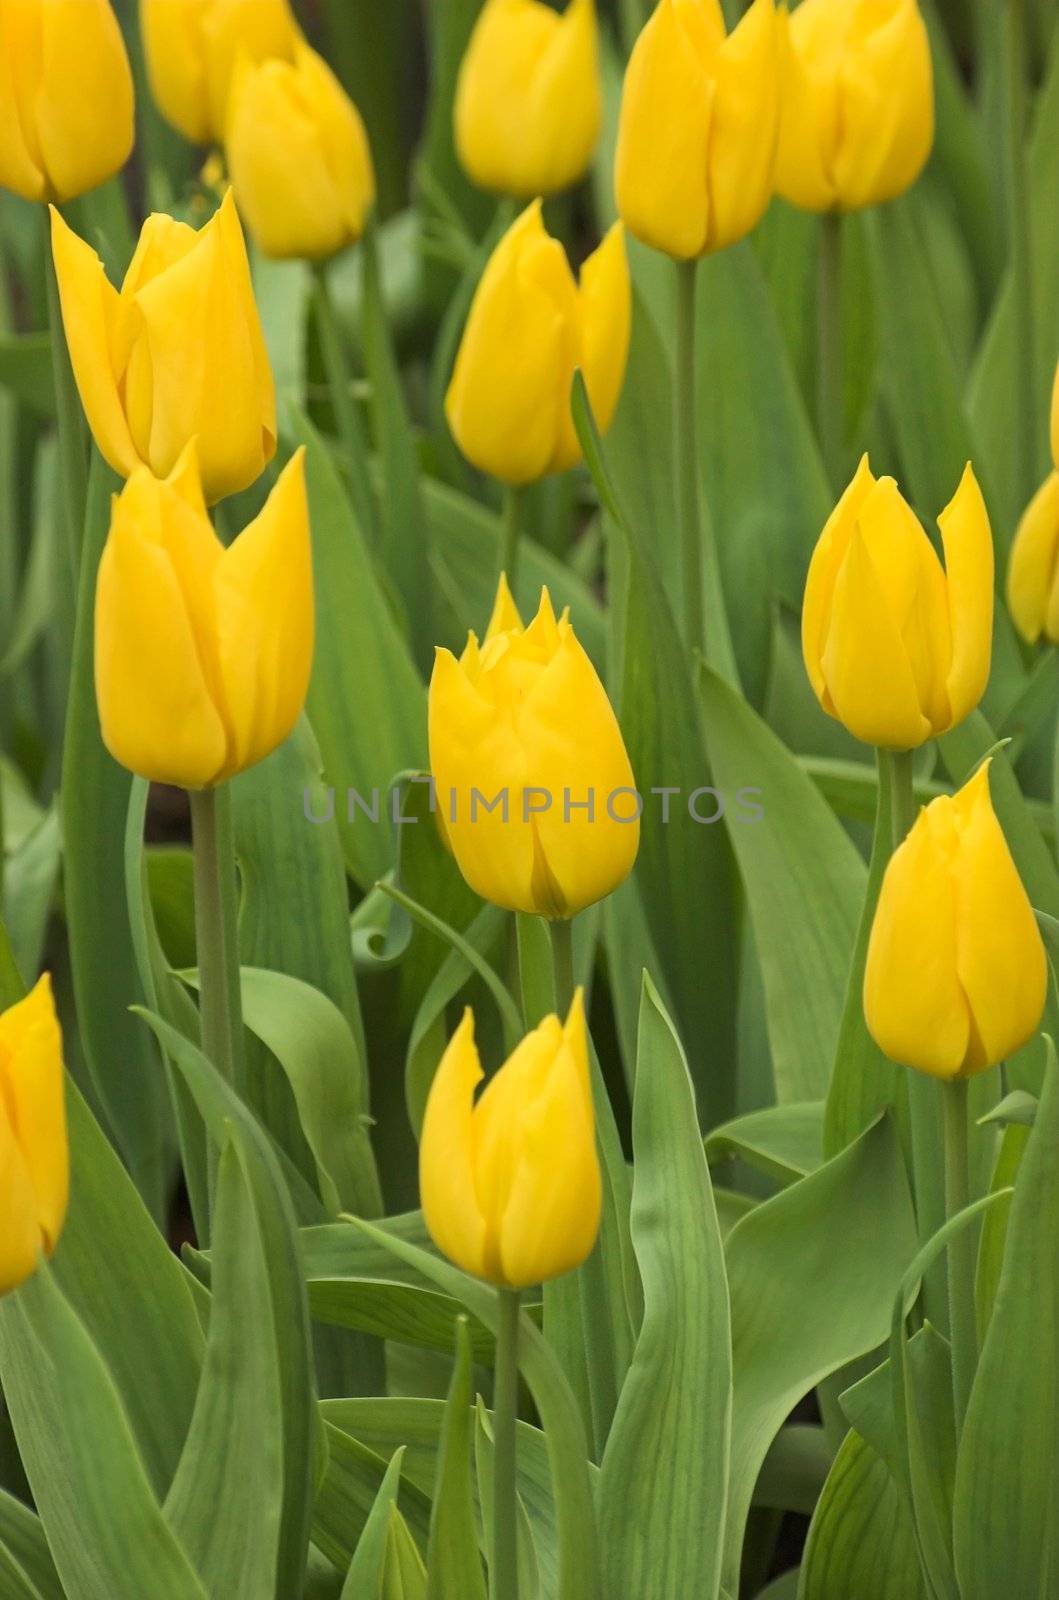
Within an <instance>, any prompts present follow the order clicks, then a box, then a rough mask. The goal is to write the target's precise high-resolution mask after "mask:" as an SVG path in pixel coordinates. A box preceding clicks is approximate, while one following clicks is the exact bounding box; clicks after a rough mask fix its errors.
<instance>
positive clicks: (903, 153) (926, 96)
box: [834, 0, 934, 211]
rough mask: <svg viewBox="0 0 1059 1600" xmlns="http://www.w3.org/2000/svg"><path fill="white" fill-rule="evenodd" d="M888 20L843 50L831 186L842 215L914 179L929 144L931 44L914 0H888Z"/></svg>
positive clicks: (881, 198) (891, 194) (895, 192)
mask: <svg viewBox="0 0 1059 1600" xmlns="http://www.w3.org/2000/svg"><path fill="white" fill-rule="evenodd" d="M889 5H890V15H889V16H888V17H887V18H886V20H885V21H883V22H882V23H880V24H878V25H876V26H874V27H870V28H868V29H866V30H865V31H864V32H862V33H861V34H860V36H859V37H858V38H857V39H856V41H855V44H854V45H851V47H850V48H849V49H848V50H847V52H846V54H845V56H844V58H843V63H842V70H841V91H840V92H841V127H842V135H841V139H840V141H839V148H838V155H837V158H836V162H835V171H834V178H835V186H836V189H837V192H838V199H839V204H840V206H841V207H842V208H843V210H847V211H848V210H854V209H857V208H858V207H860V206H868V205H878V204H880V202H882V201H884V200H892V199H893V198H894V197H895V196H896V195H899V194H903V193H904V191H905V190H906V189H908V188H909V187H910V186H911V185H912V184H913V183H914V182H915V180H916V178H918V176H919V174H920V172H921V171H922V170H923V167H924V165H925V164H926V160H927V157H928V156H929V154H930V151H931V147H932V145H933V143H934V88H933V68H932V64H931V56H930V41H929V39H928V37H927V30H926V24H925V23H924V21H923V18H922V16H921V15H920V11H919V6H918V5H917V3H916V0H889Z"/></svg>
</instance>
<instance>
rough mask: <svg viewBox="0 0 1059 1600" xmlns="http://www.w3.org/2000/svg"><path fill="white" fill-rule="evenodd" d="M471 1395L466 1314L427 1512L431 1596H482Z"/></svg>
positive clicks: (432, 1599) (479, 1599)
mask: <svg viewBox="0 0 1059 1600" xmlns="http://www.w3.org/2000/svg"><path fill="white" fill-rule="evenodd" d="M471 1400H472V1372H471V1343H470V1338H469V1336H468V1330H467V1322H466V1319H461V1320H460V1322H459V1323H458V1325H457V1329H456V1361H455V1364H454V1366H453V1369H452V1384H451V1387H450V1388H449V1397H448V1400H447V1402H446V1404H445V1420H444V1423H443V1425H442V1430H441V1436H440V1440H439V1448H438V1469H437V1483H436V1486H435V1489H434V1501H433V1507H432V1509H431V1513H430V1547H429V1559H428V1562H427V1570H428V1574H429V1576H428V1581H427V1594H428V1596H429V1600H486V1593H485V1575H484V1573H483V1571H482V1561H481V1557H480V1555H479V1553H478V1532H477V1528H476V1526H475V1519H474V1493H473V1480H472V1475H471Z"/></svg>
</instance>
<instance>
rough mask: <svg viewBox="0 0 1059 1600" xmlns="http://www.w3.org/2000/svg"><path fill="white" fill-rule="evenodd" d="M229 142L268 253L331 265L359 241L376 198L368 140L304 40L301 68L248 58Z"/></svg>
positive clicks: (237, 189) (252, 224)
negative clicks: (332, 259)
mask: <svg viewBox="0 0 1059 1600" xmlns="http://www.w3.org/2000/svg"><path fill="white" fill-rule="evenodd" d="M226 148H227V154H228V167H229V171H230V173H231V179H232V189H233V192H234V194H235V198H236V200H237V201H238V204H239V210H240V211H241V212H242V215H243V216H244V218H245V219H246V224H247V227H248V228H249V229H250V232H251V234H252V235H253V238H254V241H255V243H256V244H257V245H258V247H259V248H260V249H261V250H262V251H263V253H264V254H265V255H266V256H273V257H277V258H279V259H283V258H285V257H295V256H303V257H305V258H306V259H307V260H310V261H323V260H325V259H326V258H327V257H328V256H333V255H335V254H336V253H337V252H338V251H339V250H342V249H344V248H345V246H346V245H348V244H352V243H353V241H354V240H355V239H359V238H360V236H361V234H362V233H363V231H364V220H365V217H366V215H367V212H368V210H369V209H370V207H371V205H372V204H373V202H374V200H375V175H374V172H373V171H372V165H371V152H370V150H369V149H368V137H367V134H366V133H365V132H364V124H363V122H361V120H360V113H359V112H358V111H357V108H356V106H355V105H354V104H353V102H352V100H351V99H350V98H349V96H348V95H347V94H346V92H345V90H344V89H343V88H342V85H341V84H340V83H339V81H338V79H337V78H336V77H335V75H334V73H333V72H332V71H331V69H330V67H329V66H328V65H327V63H326V61H323V60H321V58H320V57H319V56H318V55H317V54H316V52H315V50H310V49H309V46H308V45H307V44H303V43H301V42H300V41H298V42H297V43H296V44H295V47H294V62H293V64H291V63H290V62H287V61H280V60H270V61H265V62H262V63H261V64H260V65H254V64H253V63H252V62H251V61H250V60H249V59H248V58H247V57H246V56H242V57H240V61H239V64H238V66H237V67H236V71H235V77H234V79H233V81H232V91H231V97H230V101H229V116H228V135H227V146H226Z"/></svg>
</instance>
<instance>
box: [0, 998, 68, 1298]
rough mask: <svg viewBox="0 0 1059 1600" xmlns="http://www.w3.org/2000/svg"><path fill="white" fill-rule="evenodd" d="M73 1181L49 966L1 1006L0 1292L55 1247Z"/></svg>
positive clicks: (26, 1274) (23, 1276)
mask: <svg viewBox="0 0 1059 1600" xmlns="http://www.w3.org/2000/svg"><path fill="white" fill-rule="evenodd" d="M69 1186H70V1179H69V1160H68V1156H67V1149H66V1105H65V1088H64V1083H63V1053H62V1035H61V1033H60V1031H59V1022H58V1018H57V1017H56V1015H55V1004H54V1001H53V1000H52V992H51V981H50V979H49V978H48V975H47V973H45V974H44V976H43V977H42V978H41V979H40V980H39V982H38V983H37V985H36V987H35V988H34V989H32V990H31V991H30V993H29V994H28V995H27V996H26V998H25V999H24V1000H20V1001H19V1002H18V1004H17V1005H13V1006H11V1007H10V1008H9V1009H8V1010H7V1011H4V1012H0V1213H2V1215H3V1228H2V1229H0V1294H6V1293H7V1292H8V1291H9V1290H11V1289H16V1288H17V1287H18V1285H19V1284H20V1283H22V1282H24V1281H25V1279H26V1278H28V1277H29V1276H30V1274H31V1273H32V1272H34V1271H35V1269H36V1266H37V1261H38V1258H39V1257H40V1256H41V1255H45V1256H50V1255H51V1253H52V1251H53V1250H54V1249H55V1246H56V1245H57V1244H58V1242H59V1235H60V1233H61V1232H62V1226H63V1222H64V1220H65V1217H66V1202H67V1196H68V1192H69Z"/></svg>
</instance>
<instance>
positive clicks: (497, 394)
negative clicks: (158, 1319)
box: [445, 201, 632, 484]
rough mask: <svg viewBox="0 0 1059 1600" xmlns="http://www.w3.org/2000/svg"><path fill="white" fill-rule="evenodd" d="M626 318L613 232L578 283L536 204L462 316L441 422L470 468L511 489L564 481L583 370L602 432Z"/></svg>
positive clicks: (618, 240) (619, 249) (628, 307)
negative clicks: (548, 478) (575, 387)
mask: <svg viewBox="0 0 1059 1600" xmlns="http://www.w3.org/2000/svg"><path fill="white" fill-rule="evenodd" d="M631 315H632V302H631V292H630V288H629V268H628V263H627V261H626V257H625V239H624V235H623V233H622V229H621V226H620V224H617V223H615V225H614V226H613V227H612V228H611V229H610V231H609V233H608V234H607V236H606V238H605V239H604V240H603V243H602V244H601V245H600V246H599V249H598V250H596V251H595V253H594V254H593V255H591V256H589V258H588V260H587V261H586V262H585V263H584V265H583V267H582V268H581V281H580V284H578V282H577V281H576V280H575V278H574V275H573V273H572V272H571V270H570V267H569V264H568V262H567V259H566V252H565V251H564V249H563V247H562V245H561V244H560V243H559V241H558V240H557V239H552V238H550V237H549V235H548V234H547V233H546V232H545V229H544V223H543V221H542V220H541V206H540V201H535V202H534V203H533V204H532V205H531V206H529V207H527V209H526V210H525V211H524V212H523V213H522V215H521V216H520V217H519V218H518V219H517V220H516V221H515V222H514V223H513V225H512V226H511V228H510V229H509V230H508V232H507V233H506V234H505V235H504V237H503V238H502V239H501V241H500V243H499V244H498V245H497V247H496V250H495V251H494V252H493V255H492V256H491V258H490V260H489V263H488V265H487V266H486V269H485V272H484V273H483V275H482V280H481V282H480V284H479V285H478V290H477V292H476V294H475V297H474V302H473V304H472V306H471V311H470V316H469V317H468V319H467V326H466V328H465V330H464V334H463V341H462V343H461V345H460V349H459V354H458V355H457V357H456V366H455V370H454V372H453V375H452V382H451V383H450V385H449V391H448V394H447V395H446V397H445V414H446V416H447V418H448V422H449V426H450V428H451V429H452V432H453V435H454V437H455V439H456V442H457V444H458V445H459V447H460V449H461V450H462V451H463V453H464V455H465V456H466V457H467V459H468V460H469V461H472V462H473V463H474V465H475V466H476V467H480V468H481V470H482V471H483V472H490V473H492V474H493V476H494V477H496V478H500V479H502V480H503V482H505V483H508V484H524V483H531V482H533V481H534V479H537V478H542V477H544V476H545V475H546V474H548V473H552V472H564V471H565V470H566V469H567V468H568V467H572V466H574V465H576V463H577V462H578V461H579V460H580V459H581V447H580V445H579V444H578V441H577V434H576V433H575V431H574V424H573V420H572V418H571V415H570V390H571V386H572V384H573V379H574V372H575V371H576V370H577V369H578V368H580V370H581V371H582V372H583V374H584V378H585V384H586V386H587V388H588V396H589V400H590V401H591V404H592V411H593V414H594V416H595V418H596V421H597V422H598V424H599V426H600V428H601V429H604V430H605V429H606V428H607V427H608V426H609V424H610V420H611V418H612V417H613V415H614V411H615V408H616V406H617V404H618V398H619V396H620V394H621V386H622V381H623V379H624V377H625V362H626V357H627V355H628V350H629V327H630V319H631Z"/></svg>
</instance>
